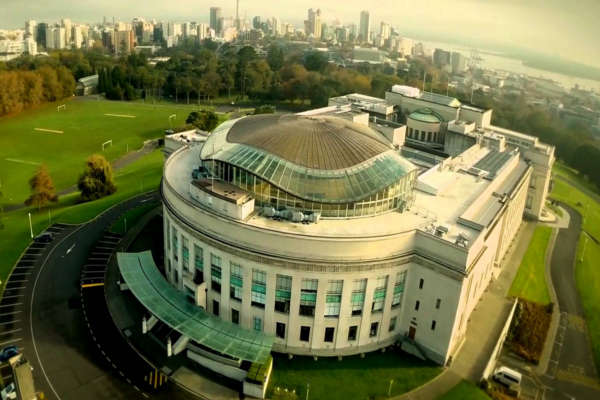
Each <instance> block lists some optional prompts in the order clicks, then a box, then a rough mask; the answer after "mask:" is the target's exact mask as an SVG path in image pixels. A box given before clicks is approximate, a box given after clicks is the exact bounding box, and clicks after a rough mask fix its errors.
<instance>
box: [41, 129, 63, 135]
mask: <svg viewBox="0 0 600 400" xmlns="http://www.w3.org/2000/svg"><path fill="white" fill-rule="evenodd" d="M33 130H34V131H38V132H44V133H57V134H62V133H64V132H63V131H57V130H55V129H44V128H34V129H33Z"/></svg>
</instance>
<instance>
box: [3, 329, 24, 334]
mask: <svg viewBox="0 0 600 400" xmlns="http://www.w3.org/2000/svg"><path fill="white" fill-rule="evenodd" d="M20 330H21V328H17V329H13V330H12V331H6V332H0V335H10V334H11V333H15V332H19V331H20Z"/></svg>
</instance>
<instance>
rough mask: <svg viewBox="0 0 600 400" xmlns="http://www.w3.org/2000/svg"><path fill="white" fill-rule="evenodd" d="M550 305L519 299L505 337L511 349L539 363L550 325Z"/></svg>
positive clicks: (526, 358)
mask: <svg viewBox="0 0 600 400" xmlns="http://www.w3.org/2000/svg"><path fill="white" fill-rule="evenodd" d="M552 307H553V305H552V304H549V305H542V304H538V303H535V302H532V301H527V300H523V299H519V303H518V304H517V309H516V310H515V317H514V318H513V321H512V324H511V327H510V330H509V332H508V337H507V339H506V342H507V344H508V346H509V348H510V350H511V351H513V352H514V353H515V354H517V355H518V356H520V357H522V358H524V359H525V360H527V361H529V362H532V363H535V364H537V363H539V361H540V356H541V354H542V350H543V349H544V342H545V341H546V335H547V334H548V329H549V327H550V320H551V318H552Z"/></svg>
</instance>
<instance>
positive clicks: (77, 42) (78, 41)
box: [71, 25, 83, 49]
mask: <svg viewBox="0 0 600 400" xmlns="http://www.w3.org/2000/svg"><path fill="white" fill-rule="evenodd" d="M71 38H72V40H73V48H75V49H80V48H81V45H82V43H83V34H82V33H81V26H79V25H73V27H72V28H71Z"/></svg>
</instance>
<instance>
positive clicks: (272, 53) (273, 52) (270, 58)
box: [267, 44, 284, 71]
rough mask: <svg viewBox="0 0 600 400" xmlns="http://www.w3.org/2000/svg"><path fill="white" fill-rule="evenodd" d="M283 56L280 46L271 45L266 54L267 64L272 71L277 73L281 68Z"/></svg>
mask: <svg viewBox="0 0 600 400" xmlns="http://www.w3.org/2000/svg"><path fill="white" fill-rule="evenodd" d="M283 61H284V54H283V49H282V48H281V46H278V45H276V44H272V45H271V47H269V51H268V53H267V62H268V63H269V67H271V70H273V71H279V70H280V69H281V67H283Z"/></svg>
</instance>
